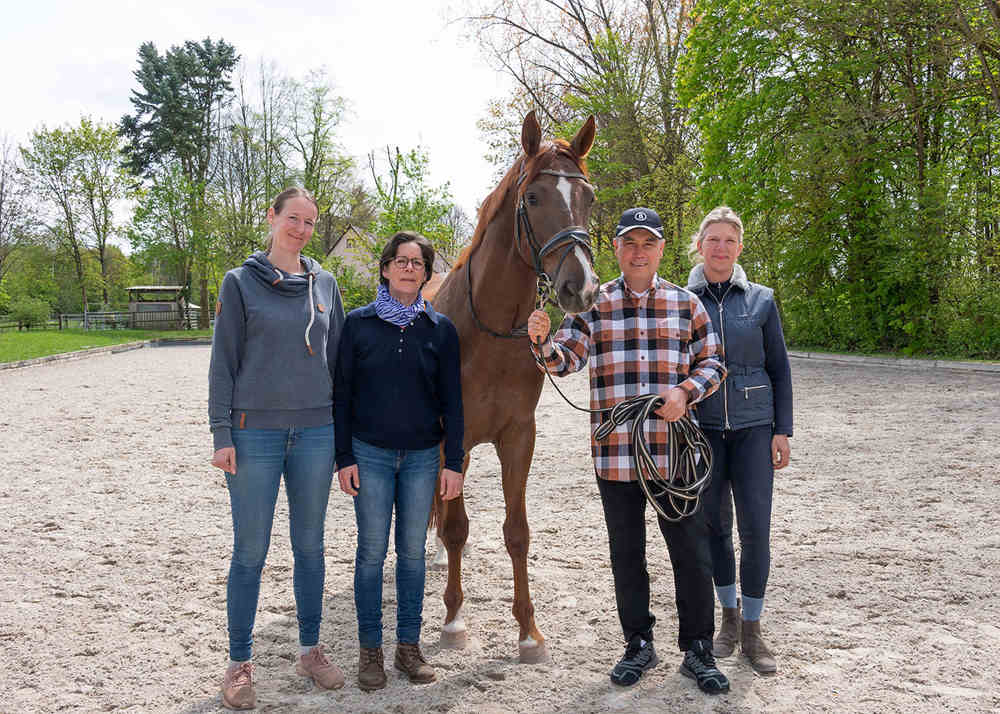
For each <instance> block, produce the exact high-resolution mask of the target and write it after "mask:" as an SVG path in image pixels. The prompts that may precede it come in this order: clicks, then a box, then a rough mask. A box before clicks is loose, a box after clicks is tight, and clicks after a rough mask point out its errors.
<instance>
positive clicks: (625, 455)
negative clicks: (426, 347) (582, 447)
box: [528, 208, 729, 694]
mask: <svg viewBox="0 0 1000 714" xmlns="http://www.w3.org/2000/svg"><path fill="white" fill-rule="evenodd" d="M614 247H615V256H616V257H617V258H618V265H619V267H620V268H621V271H622V275H621V276H620V277H619V278H617V279H615V280H612V281H611V282H609V283H605V284H604V285H602V286H601V290H600V294H599V295H598V298H597V303H596V304H595V305H594V307H593V308H592V309H591V310H589V311H588V312H585V313H581V314H579V315H567V316H566V319H565V320H564V321H563V323H562V325H561V326H560V328H559V331H558V332H557V333H556V335H555V338H554V339H551V340H550V339H549V328H550V323H549V318H548V315H547V314H546V313H545V312H544V311H542V310H536V311H535V312H534V313H532V315H531V318H530V319H529V320H528V334H529V335H530V337H531V341H532V350H533V351H535V354H536V356H539V357H541V358H543V359H544V362H545V365H546V366H547V367H548V369H549V371H550V372H551V373H552V374H553V375H556V376H565V375H567V374H570V373H572V372H576V371H578V370H580V369H582V368H583V366H584V365H585V364H587V362H588V361H589V362H590V407H591V409H603V408H606V407H610V406H613V405H614V404H616V403H618V402H620V401H622V400H623V399H627V398H628V397H634V396H636V395H640V394H649V393H658V394H660V395H661V396H662V397H663V399H664V402H665V403H664V404H663V406H661V407H660V408H659V409H657V410H656V414H657V415H658V416H660V417H661V418H662V419H663V420H664V421H659V420H655V419H654V420H651V421H649V422H647V425H646V428H647V434H648V441H649V450H650V453H652V454H653V456H654V458H655V459H656V461H657V464H658V466H659V468H660V471H661V473H663V472H665V471H666V465H667V464H666V457H667V426H666V423H665V422H668V421H676V420H677V419H679V418H680V417H681V416H683V415H684V414H685V413H686V412H687V411H688V409H690V408H691V406H692V405H693V404H694V403H695V402H697V401H699V400H701V399H703V398H704V397H707V396H708V395H709V394H711V393H712V392H713V391H715V390H716V389H717V388H718V387H719V384H720V382H721V381H722V379H723V378H724V377H725V374H726V370H725V367H723V365H722V361H721V356H722V355H721V352H722V350H721V347H720V344H719V339H718V337H717V335H716V332H715V330H714V328H713V327H712V322H711V320H710V318H709V316H708V313H707V312H706V311H705V308H704V307H703V306H702V304H701V302H700V301H699V299H698V298H697V297H696V296H695V295H694V294H692V293H690V292H688V291H687V290H684V289H682V288H679V287H677V286H676V285H673V284H671V283H669V282H667V281H666V280H663V279H662V278H660V277H659V276H658V275H657V274H656V269H657V266H658V265H659V263H660V258H661V257H662V256H663V247H664V241H663V225H662V223H661V222H660V218H659V216H657V214H656V212H655V211H653V210H652V209H649V208H632V209H629V210H628V211H625V213H624V214H622V217H621V219H620V220H619V222H618V227H617V230H616V235H615V240H614ZM539 340H545V341H544V342H543V343H542V345H541V348H540V350H539V348H537V347H536V346H535V344H536V343H537V342H538V341H539ZM602 419H603V417H602V415H600V414H592V415H591V423H592V426H593V427H594V428H596V427H597V426H598V425H599V424H600V423H601V421H602ZM591 450H592V452H593V456H594V470H595V472H596V474H597V486H598V490H599V491H600V494H601V501H602V503H603V506H604V519H605V522H606V524H607V527H608V544H609V546H610V550H611V570H612V573H613V574H614V581H615V598H616V600H617V604H618V616H619V618H620V620H621V626H622V631H623V633H624V635H625V642H626V646H625V654H624V655H623V656H622V658H621V660H620V661H619V662H618V664H616V665H615V667H614V669H612V670H611V681H612V682H614V683H615V684H619V685H622V686H631V685H633V684H635V683H636V682H638V681H639V678H640V677H641V676H642V673H643V672H644V671H646V670H647V669H650V668H652V667H654V666H655V665H656V664H657V663H658V662H659V659H658V658H657V656H656V651H655V650H654V649H653V625H654V624H655V622H656V618H655V617H654V616H653V614H652V613H651V612H650V610H649V572H648V571H647V569H646V520H645V512H646V497H645V495H644V493H643V491H642V489H641V488H640V486H639V483H638V481H637V480H636V474H635V471H634V469H633V459H632V444H631V440H630V438H629V430H628V425H627V424H622V425H621V426H619V427H618V428H617V429H615V431H613V432H612V433H611V434H610V435H609V436H608V438H607V439H606V440H605V441H602V442H597V441H596V440H594V438H593V436H591ZM661 505H662V506H663V507H664V509H665V510H667V512H668V513H669V512H670V511H669V510H668V509H671V506H670V505H669V503H667V502H666V500H665V499H664V502H663V503H661ZM657 520H658V522H659V526H660V531H661V532H662V533H663V538H664V539H665V540H666V543H667V548H668V550H669V551H670V562H671V564H672V566H673V571H674V587H675V595H676V601H677V616H678V620H679V633H678V644H679V646H680V649H681V651H682V652H684V660H683V662H682V664H681V673H682V674H684V675H686V676H688V677H691V678H693V679H695V680H696V681H697V683H698V686H699V687H700V688H701V689H702V691H705V692H708V693H710V694H717V693H720V692H727V691H729V681H728V679H727V678H726V676H725V675H724V674H723V673H722V672H720V671H719V670H718V668H717V667H716V665H715V658H714V656H713V655H712V636H713V634H714V632H715V619H714V617H715V609H714V608H715V601H714V595H713V591H712V559H711V554H710V551H709V540H708V538H709V534H708V525H707V520H706V518H705V514H704V512H703V511H702V510H701V509H698V511H696V512H695V513H694V514H693V515H691V516H688V517H686V518H683V519H681V520H680V521H678V522H670V521H667V520H665V519H664V518H662V517H660V516H659V515H657Z"/></svg>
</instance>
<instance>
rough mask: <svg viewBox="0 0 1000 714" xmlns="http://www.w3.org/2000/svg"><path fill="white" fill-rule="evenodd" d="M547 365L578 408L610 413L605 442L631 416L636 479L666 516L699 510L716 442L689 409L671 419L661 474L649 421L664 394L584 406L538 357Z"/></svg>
mask: <svg viewBox="0 0 1000 714" xmlns="http://www.w3.org/2000/svg"><path fill="white" fill-rule="evenodd" d="M538 292H539V302H540V304H542V305H544V300H543V298H547V297H548V295H547V290H545V289H544V288H543V286H542V285H541V283H539V288H538ZM535 344H536V346H537V347H538V352H539V354H541V353H542V345H543V344H544V342H542V341H539V342H536V343H535ZM535 361H536V362H538V364H540V365H541V366H542V368H543V369H544V370H545V375H546V376H547V377H548V378H549V382H551V383H552V386H553V387H554V388H555V390H556V392H558V393H559V396H560V397H562V398H563V400H564V401H565V402H566V403H567V404H569V405H570V406H571V407H573V408H574V409H576V410H578V411H581V412H587V413H588V414H608V413H610V416H609V417H608V418H607V419H605V420H604V421H603V422H601V424H600V426H598V427H597V429H595V430H594V439H596V440H597V441H603V440H604V439H606V438H607V437H608V435H609V434H611V432H613V431H614V430H615V429H616V428H618V427H619V426H620V425H622V424H624V423H625V422H627V421H629V420H631V422H632V424H631V427H630V429H629V436H630V438H631V440H632V463H633V466H634V468H635V474H636V480H637V481H638V482H639V487H640V488H641V489H642V492H643V493H644V494H645V495H646V500H647V501H649V503H650V504H651V505H652V506H653V508H655V509H656V512H657V513H659V514H660V516H661V517H663V518H664V519H666V520H668V521H670V522H672V523H677V522H678V521H680V520H681V519H683V518H686V517H687V516H690V515H692V514H694V513H695V512H697V510H698V506H699V505H700V498H701V493H702V491H704V490H705V487H706V486H708V480H709V477H710V476H711V473H712V447H711V445H710V444H709V443H708V439H706V438H705V435H704V434H703V433H702V431H701V429H699V428H698V426H697V425H696V424H695V423H694V422H693V421H691V419H690V418H689V417H688V415H687V414H684V415H683V416H682V417H681V418H680V419H678V420H677V421H670V422H667V473H666V474H661V473H660V470H659V469H658V468H657V465H656V460H655V459H654V458H653V455H652V454H651V453H650V451H649V444H648V442H647V441H646V420H647V419H649V417H650V415H651V414H652V413H653V412H655V411H656V410H657V409H659V408H660V407H661V406H663V404H664V400H663V397H661V396H660V395H659V394H640V395H639V396H636V397H630V398H628V399H624V400H622V401H620V402H618V403H617V404H615V405H614V406H613V407H607V408H605V409H585V408H584V407H580V406H577V405H576V404H574V403H573V402H572V401H570V399H569V397H567V396H566V395H565V394H563V391H562V390H561V389H559V385H557V384H556V382H555V379H553V377H552V373H551V372H549V368H548V365H546V364H545V360H544V358H539V357H536V358H535ZM664 500H665V501H666V502H667V503H669V504H670V507H671V508H672V509H673V511H674V513H668V512H667V509H665V508H664V507H663V504H662V503H661V501H664Z"/></svg>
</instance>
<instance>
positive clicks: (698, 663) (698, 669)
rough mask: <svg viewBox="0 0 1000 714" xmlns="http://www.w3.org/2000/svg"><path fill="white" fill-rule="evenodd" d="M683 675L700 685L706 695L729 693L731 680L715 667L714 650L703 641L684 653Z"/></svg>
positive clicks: (699, 641)
mask: <svg viewBox="0 0 1000 714" xmlns="http://www.w3.org/2000/svg"><path fill="white" fill-rule="evenodd" d="M680 669H681V674H683V675H684V676H685V677H690V678H691V679H693V680H695V681H696V682H697V683H698V689H700V690H701V691H703V692H705V693H706V694H723V693H725V692H728V691H729V679H728V678H727V677H726V675H724V674H723V673H722V672H720V671H719V668H718V667H716V666H715V655H713V654H712V649H711V647H710V646H707V645H706V643H705V642H703V641H701V640H695V642H694V644H693V645H691V649H689V650H688V651H687V652H685V653H684V661H683V662H681V668H680Z"/></svg>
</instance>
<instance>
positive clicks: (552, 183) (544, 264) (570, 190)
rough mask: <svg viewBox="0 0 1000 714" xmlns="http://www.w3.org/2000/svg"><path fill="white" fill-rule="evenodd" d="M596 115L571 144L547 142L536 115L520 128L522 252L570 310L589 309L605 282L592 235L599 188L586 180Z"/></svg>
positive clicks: (518, 196)
mask: <svg viewBox="0 0 1000 714" xmlns="http://www.w3.org/2000/svg"><path fill="white" fill-rule="evenodd" d="M594 132H595V129H594V117H593V116H591V117H590V118H588V119H587V121H586V122H585V123H584V125H583V126H582V127H581V128H580V131H578V132H577V134H576V136H574V137H573V139H572V141H570V142H568V143H567V142H565V141H555V142H551V143H549V142H547V143H545V144H543V143H542V130H541V127H540V126H539V125H538V120H537V119H536V118H535V113H534V112H529V113H528V115H527V116H526V117H525V118H524V124H523V125H522V126H521V146H522V147H523V148H524V160H523V161H522V162H521V168H520V174H519V176H518V183H517V188H516V196H515V206H516V209H517V212H518V215H517V239H518V250H519V251H520V253H521V257H522V258H524V260H525V261H526V262H527V263H528V265H531V266H533V267H534V268H535V270H536V271H543V272H544V274H545V275H546V276H547V277H548V278H549V280H550V281H551V284H552V292H553V294H554V296H555V298H556V300H557V302H558V303H559V307H561V308H562V309H563V310H565V311H566V312H570V313H575V312H583V311H584V310H589V309H590V308H591V307H593V305H594V302H595V300H596V299H597V291H598V288H599V287H600V283H599V281H598V279H597V274H596V273H595V272H594V265H593V263H594V258H593V254H592V252H591V248H590V239H589V236H588V234H587V223H588V222H589V221H590V208H591V205H592V204H593V202H594V189H593V187H592V186H591V185H590V182H589V181H588V180H587V166H586V161H585V159H586V156H587V154H588V153H589V152H590V147H591V146H593V144H594Z"/></svg>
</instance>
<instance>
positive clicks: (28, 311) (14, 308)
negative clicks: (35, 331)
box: [10, 297, 52, 328]
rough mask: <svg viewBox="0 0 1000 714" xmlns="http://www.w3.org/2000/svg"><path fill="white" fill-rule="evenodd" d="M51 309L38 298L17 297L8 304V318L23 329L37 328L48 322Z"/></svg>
mask: <svg viewBox="0 0 1000 714" xmlns="http://www.w3.org/2000/svg"><path fill="white" fill-rule="evenodd" d="M51 313H52V309H51V308H50V307H49V304H48V303H47V302H45V301H44V300H42V299H40V298H31V297H19V298H17V299H16V300H14V301H12V302H11V304H10V318H11V319H12V320H14V321H16V322H18V323H20V324H22V325H24V326H25V327H29V328H30V327H38V326H40V325H44V324H45V323H46V322H48V321H49V317H50V315H51Z"/></svg>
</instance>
